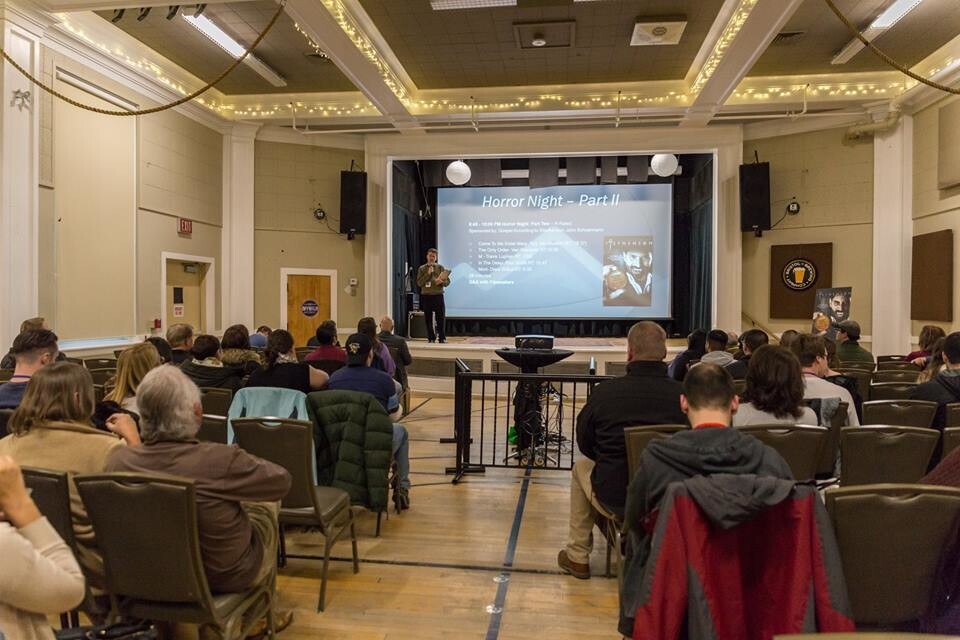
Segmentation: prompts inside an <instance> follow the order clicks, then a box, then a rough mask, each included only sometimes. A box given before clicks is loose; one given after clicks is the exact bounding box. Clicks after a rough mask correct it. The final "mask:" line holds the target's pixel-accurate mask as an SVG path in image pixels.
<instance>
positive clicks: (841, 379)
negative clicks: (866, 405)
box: [823, 337, 863, 418]
mask: <svg viewBox="0 0 960 640" xmlns="http://www.w3.org/2000/svg"><path fill="white" fill-rule="evenodd" d="M823 344H824V346H826V347H827V373H826V374H825V375H824V376H823V379H824V380H828V381H830V382H832V383H833V384H836V385H840V386H841V387H843V388H844V389H846V390H847V392H848V393H849V394H850V397H851V398H853V404H854V405H856V409H857V417H858V418H862V417H863V398H862V397H861V396H860V387H859V386H858V385H857V379H856V378H854V377H853V376H849V375H846V374H843V373H840V372H839V371H835V369H837V368H839V367H840V358H838V357H837V343H836V342H834V341H833V340H831V339H830V338H827V337H824V339H823Z"/></svg>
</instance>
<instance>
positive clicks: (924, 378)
mask: <svg viewBox="0 0 960 640" xmlns="http://www.w3.org/2000/svg"><path fill="white" fill-rule="evenodd" d="M946 341H947V339H946V337H943V338H938V339H937V341H936V342H934V343H933V347H931V351H930V355H929V356H927V357H926V358H917V359H916V360H914V361H913V362H914V364H918V363H922V364H919V365H918V366H922V367H923V371H921V372H920V375H919V376H918V377H917V382H929V381H930V380H933V379H934V378H936V377H937V376H938V375H940V372H941V371H942V370H943V344H944V343H945V342H946Z"/></svg>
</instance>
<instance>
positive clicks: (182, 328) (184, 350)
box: [167, 322, 193, 366]
mask: <svg viewBox="0 0 960 640" xmlns="http://www.w3.org/2000/svg"><path fill="white" fill-rule="evenodd" d="M167 342H169V343H170V349H172V350H173V360H171V362H172V363H173V364H175V365H177V366H180V365H181V364H183V363H184V362H186V361H188V360H190V359H191V357H190V349H191V347H193V327H191V326H190V325H188V324H184V323H182V322H180V323H177V324H172V325H170V328H169V329H167Z"/></svg>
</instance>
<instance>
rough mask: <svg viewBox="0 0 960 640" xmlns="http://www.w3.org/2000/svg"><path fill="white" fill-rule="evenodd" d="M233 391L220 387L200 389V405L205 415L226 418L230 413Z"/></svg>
mask: <svg viewBox="0 0 960 640" xmlns="http://www.w3.org/2000/svg"><path fill="white" fill-rule="evenodd" d="M231 402H233V391H231V390H230V389H221V388H219V387H200V405H201V406H202V407H203V413H204V414H209V415H212V416H225V415H227V414H229V413H230V403H231Z"/></svg>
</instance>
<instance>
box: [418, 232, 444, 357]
mask: <svg viewBox="0 0 960 640" xmlns="http://www.w3.org/2000/svg"><path fill="white" fill-rule="evenodd" d="M431 254H433V255H434V256H436V252H435V251H428V252H427V260H428V262H427V264H424V265H422V266H421V267H420V268H419V269H418V270H417V286H418V287H420V308H421V309H422V310H423V316H424V318H423V319H424V322H425V323H426V325H427V340H428V341H430V342H434V341H436V340H437V339H438V338H439V340H440V342H446V341H447V335H446V331H445V330H444V323H445V319H446V308H445V306H444V303H443V290H444V288H445V287H448V286H449V285H450V273H449V272H447V275H446V277H445V278H442V279H441V278H440V275H441V274H442V273H444V271H446V270H445V269H444V268H443V265H441V264H440V263H438V262H436V261H435V260H436V258H434V262H429V259H430V255H431ZM434 323H436V329H434Z"/></svg>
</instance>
